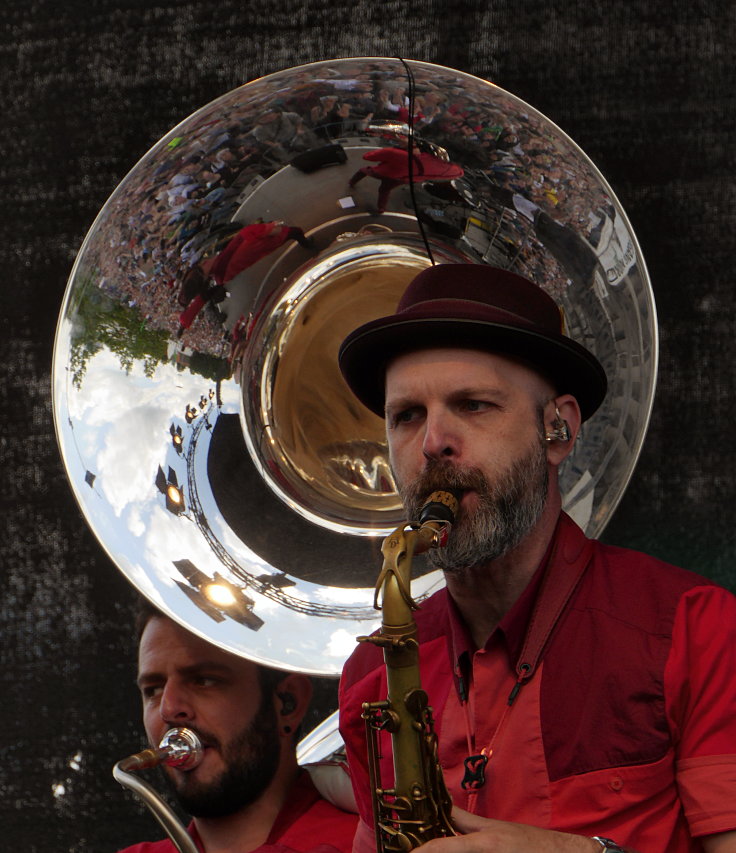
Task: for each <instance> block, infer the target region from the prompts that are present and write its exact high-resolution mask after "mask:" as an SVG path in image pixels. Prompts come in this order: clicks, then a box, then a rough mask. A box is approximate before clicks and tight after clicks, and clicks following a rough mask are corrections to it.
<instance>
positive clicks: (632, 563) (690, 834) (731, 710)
mask: <svg viewBox="0 0 736 853" xmlns="http://www.w3.org/2000/svg"><path fill="white" fill-rule="evenodd" d="M340 366H341V369H342V372H343V375H344V376H345V378H346V380H347V382H348V384H349V386H350V387H351V389H352V390H353V392H354V393H355V394H356V395H357V396H358V398H359V399H360V400H361V401H362V402H363V403H364V404H365V405H367V406H368V408H370V409H371V410H373V411H374V412H376V413H377V414H380V415H385V418H386V429H387V436H388V444H389V451H390V458H391V463H392V466H393V470H394V474H395V477H396V481H397V484H398V488H399V492H400V495H401V498H402V500H403V502H404V504H405V507H406V511H407V518H408V519H410V520H413V521H416V520H417V519H418V518H419V514H420V510H421V507H422V506H423V505H424V503H425V501H426V500H427V498H428V496H429V495H430V494H431V493H433V492H435V491H436V490H442V489H452V490H456V491H457V492H459V493H460V495H461V497H460V502H459V509H458V512H457V518H456V521H455V523H454V525H453V527H452V530H451V533H450V535H449V539H448V541H447V545H446V546H445V547H443V548H439V549H436V550H433V551H432V552H430V559H431V560H432V562H433V563H434V565H436V566H437V567H439V568H441V569H442V570H443V571H444V574H445V578H446V588H445V589H443V590H441V591H439V592H437V593H435V594H434V595H433V596H432V597H431V598H429V599H428V600H427V601H426V602H424V603H423V604H422V606H421V608H420V609H419V610H418V612H417V613H416V617H415V618H416V623H417V630H418V641H419V668H420V673H421V680H422V686H423V688H424V690H426V692H427V693H428V694H429V703H430V705H431V706H432V707H433V711H434V720H435V729H436V733H437V736H438V741H439V758H440V764H441V766H442V769H443V773H444V779H445V782H446V784H447V787H448V789H449V791H450V794H451V796H452V799H453V803H454V806H453V820H454V823H455V827H456V829H457V831H458V835H456V836H454V837H442V838H437V839H435V840H431V841H429V842H427V844H425V845H424V846H425V847H426V848H428V850H427V853H429V851H430V849H431V850H432V853H440V851H443V853H496V852H497V853H530V851H540V853H541V851H545V853H576V851H577V852H578V853H594V851H601V850H614V851H616V850H619V851H620V850H626V851H638V853H698V851H701V853H702V852H703V851H704V853H736V678H735V677H734V676H735V675H736V599H735V598H734V596H733V595H731V594H730V593H729V592H728V591H726V590H724V589H722V588H720V587H718V586H717V585H715V584H713V583H712V582H711V581H709V580H706V579H705V578H702V577H699V576H697V575H695V574H693V573H690V572H686V571H683V570H681V569H678V568H675V567H673V566H669V565H666V564H664V563H662V562H661V561H659V560H656V559H654V558H652V557H649V556H646V555H644V554H641V553H636V552H633V551H627V550H623V549H619V548H613V547H610V546H606V545H602V544H601V543H599V542H596V541H593V540H589V539H587V538H586V537H585V536H584V534H583V533H582V531H581V530H580V529H579V528H578V527H577V525H576V524H575V523H574V522H573V521H572V520H571V519H570V518H569V517H568V516H567V515H566V514H565V513H564V512H563V511H562V509H561V495H560V490H559V486H558V469H559V466H560V465H561V463H562V462H563V461H564V460H565V458H566V457H567V456H568V455H569V454H570V452H571V450H572V447H573V444H574V442H575V439H576V436H577V435H578V431H579V429H580V425H581V423H582V422H583V421H585V420H586V419H587V418H589V417H590V416H591V415H593V413H594V412H595V411H596V409H597V408H598V406H599V405H600V403H601V402H602V400H603V399H604V396H605V393H606V377H605V373H604V371H603V368H602V367H601V365H600V364H599V363H598V361H597V360H596V359H595V357H594V356H593V355H592V354H591V353H590V352H588V351H587V350H586V349H584V348H583V347H582V346H580V345H578V344H577V343H575V342H573V341H572V340H571V339H569V338H567V337H566V336H565V335H564V334H563V332H562V329H561V322H560V313H559V311H558V308H557V306H556V305H555V303H554V301H553V300H552V299H551V298H550V297H549V296H548V295H546V294H545V293H544V292H543V291H542V290H541V289H540V288H538V287H537V286H536V285H534V284H533V283H531V282H529V281H527V280H526V279H523V278H521V277H520V276H517V275H515V274H513V273H510V272H507V271H501V270H495V269H493V268H490V267H487V266H481V265H477V266H475V265H441V266H434V267H430V268H429V269H427V270H425V271H424V272H422V273H421V274H420V275H419V276H417V277H416V278H415V279H414V281H413V282H412V283H411V284H410V286H409V287H408V289H407V291H406V292H405V294H404V296H403V298H402V300H401V302H400V304H399V307H398V309H397V311H396V313H395V314H394V315H392V316H390V317H386V318H381V319H379V320H375V321H372V322H370V323H368V324H366V325H364V326H362V327H361V328H359V329H357V330H356V331H355V332H353V333H352V334H351V335H350V336H349V337H348V338H347V339H346V341H345V342H344V343H343V345H342V348H341V351H340ZM385 695H386V674H385V667H384V665H383V658H382V654H381V652H380V650H379V649H378V648H376V646H375V645H371V644H368V643H363V644H361V645H360V646H359V647H358V648H357V650H356V652H355V653H354V654H353V656H352V657H351V659H350V660H349V661H348V663H347V665H346V667H345V669H344V671H343V677H342V681H341V688H340V709H341V724H340V728H341V731H342V734H343V737H344V738H345V742H346V747H347V751H348V760H349V764H350V767H351V776H352V780H353V786H354V790H355V794H356V798H357V800H358V805H359V809H360V813H361V823H360V826H359V829H358V833H357V835H356V841H355V847H354V849H356V850H359V851H364V850H365V851H367V850H370V849H372V848H373V847H374V846H375V841H374V837H375V836H374V832H373V829H372V828H371V826H370V824H371V821H372V817H371V814H372V804H371V796H370V791H369V784H368V771H367V766H366V762H367V759H366V746H365V743H364V732H363V722H362V720H361V706H362V703H364V702H365V701H371V702H372V701H374V700H380V699H382V698H383V697H385ZM384 745H385V746H386V747H387V748H386V749H383V754H382V757H381V763H382V765H385V766H384V767H382V777H383V778H384V780H385V778H386V776H387V775H388V776H390V774H391V770H390V754H388V753H390V743H389V741H388V738H386V744H384ZM612 839H613V840H612ZM435 848H436V849H435ZM445 848H446V849H445Z"/></svg>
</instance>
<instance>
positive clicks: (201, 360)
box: [189, 352, 231, 382]
mask: <svg viewBox="0 0 736 853" xmlns="http://www.w3.org/2000/svg"><path fill="white" fill-rule="evenodd" d="M189 371H190V372H191V373H196V374H197V375H198V376H204V378H205V379H210V380H211V381H212V382H220V381H222V380H223V379H228V378H229V376H230V372H231V371H230V364H229V363H228V361H227V359H224V358H217V357H216V356H214V355H208V354H207V353H204V352H193V353H192V354H191V356H190V357H189Z"/></svg>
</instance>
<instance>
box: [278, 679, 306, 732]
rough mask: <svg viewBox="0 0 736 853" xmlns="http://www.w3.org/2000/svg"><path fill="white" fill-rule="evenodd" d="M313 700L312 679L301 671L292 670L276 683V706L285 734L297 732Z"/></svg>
mask: <svg viewBox="0 0 736 853" xmlns="http://www.w3.org/2000/svg"><path fill="white" fill-rule="evenodd" d="M311 701H312V681H311V679H310V678H309V677H308V676H306V675H303V674H302V673H300V672H291V673H289V674H288V675H287V676H286V677H285V678H282V679H281V681H279V683H278V684H277V685H276V688H275V690H274V707H275V709H276V713H277V714H278V720H279V728H280V729H281V731H282V733H283V734H286V735H288V734H291V733H293V732H295V731H296V730H297V729H298V728H299V725H300V723H301V721H302V719H303V718H304V715H305V714H306V713H307V710H308V709H309V703H310V702H311Z"/></svg>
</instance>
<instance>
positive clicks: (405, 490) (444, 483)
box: [398, 459, 488, 519]
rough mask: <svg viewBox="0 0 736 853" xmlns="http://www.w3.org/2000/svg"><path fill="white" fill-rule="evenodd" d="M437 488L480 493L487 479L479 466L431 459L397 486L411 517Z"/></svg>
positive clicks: (414, 515)
mask: <svg viewBox="0 0 736 853" xmlns="http://www.w3.org/2000/svg"><path fill="white" fill-rule="evenodd" d="M439 489H459V490H460V491H477V492H480V493H481V494H482V493H484V492H486V491H487V490H488V480H487V479H486V476H485V475H484V474H483V472H482V471H481V470H480V469H479V468H473V467H469V468H463V467H459V466H458V465H456V464H453V463H451V462H443V461H438V460H434V459H432V460H430V461H429V462H428V463H427V466H426V468H425V469H424V470H423V471H422V472H421V473H420V474H419V476H418V477H417V478H416V479H415V480H413V481H412V482H411V483H409V484H407V485H406V486H402V485H399V487H398V491H399V495H400V496H401V500H402V501H403V503H404V506H405V507H406V510H407V512H408V513H409V515H410V517H411V518H412V519H413V518H415V517H418V515H419V511H420V510H421V508H422V507H423V506H424V504H425V502H426V501H427V498H428V497H429V496H430V495H431V494H432V492H436V491H437V490H439Z"/></svg>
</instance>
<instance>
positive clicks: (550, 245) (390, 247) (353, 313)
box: [53, 58, 657, 674]
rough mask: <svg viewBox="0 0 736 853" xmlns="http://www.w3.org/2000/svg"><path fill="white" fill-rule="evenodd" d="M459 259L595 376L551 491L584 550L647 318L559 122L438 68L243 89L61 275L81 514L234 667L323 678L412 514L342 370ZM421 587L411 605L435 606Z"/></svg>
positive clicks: (652, 326) (610, 475) (610, 224)
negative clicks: (593, 368) (600, 375)
mask: <svg viewBox="0 0 736 853" xmlns="http://www.w3.org/2000/svg"><path fill="white" fill-rule="evenodd" d="M457 262H462V263H468V262H471V263H478V264H491V265H494V266H499V267H504V268H509V269H513V270H514V271H516V272H519V273H521V274H522V275H525V276H527V277H529V278H531V279H533V280H534V281H536V282H537V283H539V284H540V285H542V286H543V287H544V288H545V289H546V290H548V291H549V292H550V293H551V294H552V296H554V298H555V299H556V300H557V302H558V304H559V305H560V306H561V308H562V310H563V312H564V318H565V324H566V328H567V332H568V334H569V335H570V336H571V337H573V338H574V339H576V340H577V341H579V342H580V343H581V344H583V345H584V346H586V347H588V348H589V349H590V350H591V351H592V352H593V353H595V355H596V357H597V358H598V359H599V361H600V362H601V363H602V364H603V366H604V367H605V369H606V372H607V374H608V378H609V394H608V397H607V399H606V401H605V402H604V404H603V405H602V407H601V408H600V410H599V411H598V412H597V413H596V415H595V416H594V417H593V418H591V419H590V421H588V422H587V423H586V424H585V425H584V426H583V429H582V433H581V437H580V440H579V441H578V443H577V444H576V447H575V450H574V452H573V454H572V455H571V457H570V458H569V459H568V460H567V462H566V465H565V468H564V470H563V471H562V490H563V494H564V507H565V509H566V510H567V512H568V513H570V514H571V515H572V516H573V517H574V518H575V519H576V521H577V522H578V523H579V524H580V525H581V526H582V527H583V528H584V529H585V531H586V533H587V534H588V535H590V536H596V535H598V534H600V532H601V531H602V530H603V528H604V526H605V524H606V522H607V521H608V519H609V518H610V517H611V514H612V513H613V511H614V509H615V508H616V505H617V503H618V501H619V499H620V498H621V495H622V494H623V491H624V489H625V487H626V485H627V482H628V480H629V478H630V476H631V473H632V471H633V468H634V465H635V463H636V459H637V456H638V454H639V451H640V448H641V445H642V441H643V439H644V435H645V432H646V428H647V424H648V420H649V414H650V410H651V405H652V399H653V394H654V386H655V376H656V364H657V329H656V317H655V308H654V301H653V296H652V290H651V286H650V283H649V279H648V276H647V272H646V268H645V265H644V260H643V258H642V255H641V251H640V249H639V246H638V244H637V241H636V237H635V236H634V233H633V231H632V229H631V226H630V224H629V221H628V219H627V218H626V215H625V213H624V211H623V209H622V207H621V205H620V204H619V202H618V200H617V199H616V197H615V196H614V194H613V192H612V190H611V188H610V187H609V186H608V184H607V183H606V181H605V179H604V178H603V177H602V176H601V174H600V173H599V171H598V170H597V169H596V167H595V166H594V165H593V164H592V163H591V162H590V160H589V159H588V158H587V157H586V155H585V154H584V153H583V152H582V151H581V150H580V149H579V148H578V147H577V145H575V143H574V142H572V141H571V140H570V139H569V138H568V137H567V136H566V135H565V134H564V133H563V131H561V130H560V129H559V128H558V127H556V126H555V125H554V124H553V123H552V122H551V121H549V120H548V119H547V118H545V117H544V116H543V115H541V114H540V113H539V112H538V111H537V110H535V109H534V108H533V107H531V106H529V105H528V104H526V103H524V102H523V101H521V100H520V99H519V98H517V97H515V96H514V95H512V94H510V93H508V92H506V91H504V90H503V89H500V88H499V87H497V86H495V85H492V84H490V83H488V82H486V81H484V80H480V79H478V78H476V77H473V76H470V75H468V74H464V73H461V72H459V71H454V70H452V69H449V68H442V67H439V66H436V65H430V64H428V63H424V62H414V61H410V62H403V61H401V60H393V59H382V58H357V59H342V60H334V61H327V62H318V63H314V64H312V65H306V66H302V67H299V68H292V69H289V70H287V71H282V72H279V73H276V74H272V75H269V76H267V77H264V78H262V79H260V80H256V81H255V82H252V83H249V84H247V85H245V86H242V87H241V88H239V89H236V90H234V91H232V92H230V93H228V94H226V95H224V96H222V97H221V98H219V99H217V100H216V101H214V102H212V103H211V104H208V105H207V106H205V107H203V108H202V109H201V110H199V111H198V112H196V113H195V114H194V115H192V116H191V117H190V118H188V119H186V120H185V121H183V122H182V123H181V124H180V125H178V126H177V127H176V128H174V129H173V130H172V131H171V132H170V133H168V134H167V135H166V136H165V137H164V138H163V139H162V140H161V141H160V142H159V143H157V144H156V145H155V146H154V147H153V148H152V149H151V150H150V151H149V152H148V154H146V155H145V156H144V157H143V159H142V160H141V161H140V162H139V163H138V164H137V165H136V166H135V167H134V168H133V169H132V171H131V172H130V173H129V174H128V176H127V177H126V178H125V179H124V180H123V182H122V183H121V184H120V186H119V187H118V188H117V189H116V190H115V192H114V193H113V194H112V196H111V197H110V199H109V201H108V202H107V203H106V205H105V206H104V208H103V209H102V211H101V212H100V214H99V216H98V217H97V219H96V221H95V223H94V224H93V226H92V228H91V230H90V231H89V233H88V235H87V237H86V239H85V241H84V244H83V246H82V248H81V250H80V252H79V255H78V257H77V260H76V263H75V265H74V268H73V270H72V273H71V277H70V281H69V286H68V289H67V293H66V297H65V300H64V304H63V308H62V311H61V318H60V321H59V325H58V331H57V337H56V344H55V358H54V369H53V384H54V413H55V420H56V428H57V432H58V439H59V443H60V446H61V451H62V454H63V457H64V462H65V465H66V469H67V472H68V475H69V478H70V480H71V483H72V486H73V489H74V493H75V495H76V497H77V500H78V501H79V504H80V506H81V508H82V511H83V513H84V515H85V517H86V519H87V521H88V522H89V524H90V526H91V527H92V529H93V530H94V532H95V534H96V535H97V537H98V538H99V540H100V542H101V543H102V545H103V547H104V548H105V550H106V551H107V553H108V554H109V555H110V556H111V558H112V559H113V560H114V562H115V563H116V564H117V566H118V567H119V568H120V570H121V571H122V572H123V573H124V574H125V576H126V577H127V578H128V579H129V580H130V582H131V583H132V584H133V585H134V586H135V587H136V588H137V589H138V590H139V591H140V592H141V593H142V594H143V595H145V596H147V597H148V598H149V599H150V600H151V601H152V602H153V603H154V604H155V605H156V606H157V607H159V608H160V609H161V610H163V611H164V612H165V613H167V614H169V615H170V616H171V617H172V618H174V619H176V620H177V621H178V622H180V623H182V624H184V625H186V626H187V627H188V628H189V629H190V630H191V631H193V632H195V633H196V634H198V635H200V636H202V637H204V638H206V639H207V640H209V641H211V642H213V643H216V644H217V645H218V646H220V647H222V648H224V649H227V650H229V651H231V652H235V653H237V654H239V655H243V656H245V657H248V658H250V659H253V660H256V661H258V662H262V663H264V664H267V665H270V666H275V667H279V668H282V669H293V670H300V671H303V672H309V673H315V674H336V673H339V672H340V670H341V667H342V664H343V661H344V660H345V658H346V656H347V655H348V654H350V652H351V651H352V650H353V648H354V644H355V637H356V635H358V634H367V633H369V632H370V631H372V630H373V628H374V627H376V626H377V624H378V623H377V619H376V613H375V611H374V610H373V607H372V600H373V592H374V583H375V576H376V572H377V568H378V566H379V565H380V556H379V547H380V542H381V541H382V539H383V537H384V536H385V535H386V534H387V532H388V531H390V530H391V529H393V528H394V527H396V526H397V525H398V524H399V523H400V522H401V520H402V518H403V515H402V510H401V507H400V504H399V501H398V499H397V496H396V493H395V491H394V485H393V480H392V476H391V471H390V468H389V465H388V461H387V452H386V444H385V438H384V426H383V422H382V421H381V420H380V419H379V418H377V417H375V416H374V415H372V414H371V413H370V412H368V411H367V410H365V409H363V408H362V407H361V405H360V404H359V403H358V402H357V401H356V400H355V399H354V398H353V397H352V395H351V394H350V392H349V391H348V390H347V388H346V387H345V385H344V383H343V380H342V378H341V376H340V374H339V372H338V369H337V365H336V362H337V358H336V356H337V349H338V346H339V343H340V341H341V340H342V339H343V337H344V336H345V335H346V334H347V333H348V332H349V331H351V330H352V329H353V328H355V327H356V326H358V325H360V324H361V323H363V322H365V321H367V320H369V319H371V318H373V317H378V316H381V315H384V314H388V313H391V312H392V311H393V309H394V307H395V305H396V302H397V300H398V297H399V295H400V293H401V291H402V290H403V288H404V286H405V285H406V283H407V282H408V281H409V280H410V279H411V278H412V277H413V276H414V275H415V274H416V273H417V272H418V271H420V270H421V269H423V268H424V267H425V266H427V265H428V264H430V263H457ZM416 574H417V577H416V579H415V581H414V582H413V587H412V589H413V592H414V593H415V594H416V596H417V597H418V598H420V599H421V598H422V597H424V596H426V595H428V594H430V593H431V592H432V591H433V590H435V589H436V588H438V587H439V586H440V585H441V583H442V578H441V576H440V575H439V574H438V573H437V572H435V571H430V570H429V569H428V568H427V567H426V566H422V565H421V564H419V565H417V566H416Z"/></svg>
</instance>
